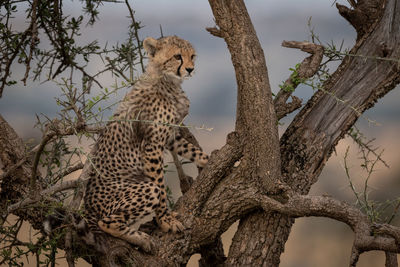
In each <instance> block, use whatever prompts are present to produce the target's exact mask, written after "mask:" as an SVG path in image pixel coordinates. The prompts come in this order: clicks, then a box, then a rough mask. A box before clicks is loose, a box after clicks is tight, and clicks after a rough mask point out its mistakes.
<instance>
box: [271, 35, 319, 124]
mask: <svg viewBox="0 0 400 267" xmlns="http://www.w3.org/2000/svg"><path fill="white" fill-rule="evenodd" d="M282 46H284V47H289V48H297V49H300V50H301V51H304V52H307V53H310V54H311V56H309V57H307V58H305V59H304V60H303V61H302V62H301V64H300V65H299V67H298V68H296V75H293V74H292V75H291V76H290V77H289V78H288V79H287V80H286V81H285V83H284V84H283V86H282V88H281V90H280V91H279V92H278V94H277V95H276V97H275V99H274V105H275V110H276V113H277V117H278V119H281V118H283V117H284V116H286V115H287V114H289V113H291V112H293V111H294V110H296V109H297V108H300V107H301V102H302V101H301V100H300V99H299V98H293V97H292V99H293V100H292V102H291V103H288V104H287V103H286V101H287V100H288V98H289V96H291V95H292V93H293V92H294V90H295V89H296V87H297V86H298V85H299V84H300V83H301V81H305V80H306V79H308V78H311V77H312V76H313V75H314V74H315V73H317V71H318V69H319V67H320V64H321V61H322V58H323V56H324V47H323V46H321V45H317V44H313V43H308V42H297V41H283V43H282Z"/></svg>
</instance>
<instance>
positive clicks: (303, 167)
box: [228, 0, 400, 266]
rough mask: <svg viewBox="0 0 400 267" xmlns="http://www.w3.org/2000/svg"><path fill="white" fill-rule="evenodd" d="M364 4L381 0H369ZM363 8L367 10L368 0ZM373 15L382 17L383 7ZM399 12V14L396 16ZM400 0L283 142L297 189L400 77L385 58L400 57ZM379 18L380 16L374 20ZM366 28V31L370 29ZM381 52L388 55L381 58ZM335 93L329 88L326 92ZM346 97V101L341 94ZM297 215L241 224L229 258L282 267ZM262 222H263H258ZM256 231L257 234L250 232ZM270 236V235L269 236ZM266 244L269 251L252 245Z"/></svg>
mask: <svg viewBox="0 0 400 267" xmlns="http://www.w3.org/2000/svg"><path fill="white" fill-rule="evenodd" d="M363 2H364V5H368V4H371V3H372V2H375V3H376V6H377V7H381V5H382V3H381V1H363ZM357 10H363V11H360V12H364V9H363V6H362V4H360V6H359V7H358V9H357ZM367 11H370V12H375V13H374V14H367V15H368V16H369V17H377V15H376V14H377V13H378V14H379V9H378V10H372V11H371V10H370V9H367ZM396 14H397V16H396ZM398 14H400V5H399V4H398V1H396V0H388V1H386V5H385V9H384V14H383V16H381V19H379V20H378V21H377V22H376V23H372V25H371V23H369V24H368V25H370V28H369V29H368V31H366V30H365V29H364V30H363V32H364V34H363V35H362V36H360V34H359V37H358V41H357V43H356V44H355V46H354V47H353V49H352V50H351V51H350V54H352V55H355V56H346V58H345V59H344V60H343V62H342V64H341V65H340V66H339V68H338V69H337V70H336V72H335V73H334V74H333V75H332V77H331V78H330V79H329V80H328V81H327V82H326V83H325V84H324V88H323V89H324V91H318V92H317V93H316V94H315V95H314V96H313V97H312V98H311V99H310V100H309V101H308V103H307V105H306V106H305V107H304V108H303V109H302V110H301V112H300V113H299V114H298V115H297V116H296V117H295V119H294V120H293V122H292V123H291V124H290V126H289V127H288V129H287V130H286V132H285V133H284V135H283V136H282V138H281V141H280V147H281V148H280V150H281V153H282V175H283V177H284V181H285V182H286V183H287V184H289V185H290V186H291V187H292V189H293V190H296V191H297V192H299V193H302V194H307V193H308V192H309V190H310V188H311V185H312V184H313V183H315V182H316V181H317V179H318V176H319V174H320V173H321V171H322V169H323V167H324V166H325V163H326V161H327V160H328V158H329V156H330V154H331V152H332V150H333V149H334V147H335V146H336V144H337V143H338V142H339V140H340V139H342V138H343V136H344V135H345V134H346V133H347V131H348V130H349V128H350V127H351V126H353V125H354V123H355V122H356V120H357V119H358V118H359V117H360V115H361V114H362V113H363V112H364V111H365V110H366V109H368V108H370V107H372V106H373V104H374V103H375V102H376V101H377V100H378V99H379V98H380V97H382V96H384V95H385V94H386V93H387V92H389V91H390V90H392V89H393V88H394V87H395V86H396V85H397V84H398V83H399V81H400V75H399V65H398V63H396V62H393V61H390V60H389V61H386V60H384V59H385V58H399V55H400V47H399V45H398V41H397V40H399V38H400V27H399V25H400V16H398ZM370 22H375V21H370ZM365 32H366V33H365ZM377 57H380V58H383V60H379V59H376V58H377ZM325 92H329V93H325ZM331 94H333V95H334V96H336V97H337V98H339V99H342V100H345V101H346V102H345V103H344V104H343V103H340V102H339V101H337V98H335V97H333V96H332V95H331ZM292 224H293V219H290V218H288V217H287V216H285V215H279V214H274V215H271V216H270V217H268V218H267V217H266V215H264V214H261V213H259V214H254V215H251V217H250V218H246V219H245V220H243V222H241V223H240V226H239V229H238V231H237V233H236V235H235V237H234V240H233V243H232V246H231V251H230V254H229V257H228V260H229V263H232V264H233V265H236V266H241V265H245V264H246V263H248V262H252V263H253V264H254V263H255V265H257V266H278V265H279V262H280V255H281V253H282V252H283V251H284V246H285V243H286V241H287V238H288V236H289V233H290V228H291V226H292ZM254 225H257V227H254ZM250 233H251V234H250ZM266 237H268V238H266ZM254 247H259V248H262V249H260V251H265V253H263V255H262V254H261V253H257V252H255V251H254V250H253V249H252V248H254Z"/></svg>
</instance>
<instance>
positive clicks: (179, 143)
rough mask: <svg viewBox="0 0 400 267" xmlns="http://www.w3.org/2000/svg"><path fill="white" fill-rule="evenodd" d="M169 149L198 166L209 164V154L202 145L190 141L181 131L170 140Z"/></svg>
mask: <svg viewBox="0 0 400 267" xmlns="http://www.w3.org/2000/svg"><path fill="white" fill-rule="evenodd" d="M168 149H169V150H171V151H174V152H175V153H177V154H178V155H180V156H182V157H184V158H186V159H188V160H190V161H192V162H194V163H196V165H197V167H200V168H203V167H204V166H206V165H207V162H208V155H207V154H206V153H204V152H203V150H202V149H201V148H200V147H197V146H195V145H193V144H192V143H189V142H188V141H187V140H186V139H185V138H183V137H182V136H181V135H180V134H179V133H176V134H175V136H174V138H173V139H171V140H170V142H169V143H168Z"/></svg>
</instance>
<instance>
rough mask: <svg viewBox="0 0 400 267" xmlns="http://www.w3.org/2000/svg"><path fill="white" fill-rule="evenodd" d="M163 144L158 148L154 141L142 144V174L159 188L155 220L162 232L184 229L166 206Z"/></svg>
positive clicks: (174, 231)
mask: <svg viewBox="0 0 400 267" xmlns="http://www.w3.org/2000/svg"><path fill="white" fill-rule="evenodd" d="M163 152H164V146H162V147H161V148H160V145H158V144H157V143H156V142H148V143H147V144H145V145H144V157H143V161H144V174H145V175H146V176H148V177H150V178H151V179H152V181H154V182H155V183H156V184H157V185H158V186H159V188H160V195H159V205H158V206H157V208H156V209H155V213H156V220H157V223H158V225H159V226H160V228H161V230H162V231H163V232H168V231H172V232H173V233H176V232H181V231H183V230H184V226H183V225H182V223H181V222H180V221H179V220H178V219H176V218H175V217H176V215H175V214H173V213H171V212H170V211H169V210H168V207H167V192H166V190H165V183H164V171H163Z"/></svg>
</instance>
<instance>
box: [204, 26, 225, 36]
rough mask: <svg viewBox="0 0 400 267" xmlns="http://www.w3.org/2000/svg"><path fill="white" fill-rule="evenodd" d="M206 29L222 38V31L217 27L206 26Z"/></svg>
mask: <svg viewBox="0 0 400 267" xmlns="http://www.w3.org/2000/svg"><path fill="white" fill-rule="evenodd" d="M206 31H208V32H209V33H210V34H211V35H214V36H215V37H219V38H224V35H223V33H222V31H221V30H220V29H218V28H217V27H209V28H206Z"/></svg>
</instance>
